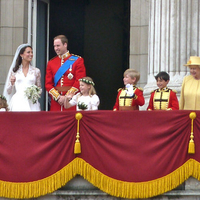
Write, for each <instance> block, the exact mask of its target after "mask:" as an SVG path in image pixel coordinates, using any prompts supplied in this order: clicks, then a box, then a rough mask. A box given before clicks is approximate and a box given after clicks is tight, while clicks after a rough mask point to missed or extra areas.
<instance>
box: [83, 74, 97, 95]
mask: <svg viewBox="0 0 200 200" xmlns="http://www.w3.org/2000/svg"><path fill="white" fill-rule="evenodd" d="M79 81H81V82H84V83H86V84H88V85H91V87H90V90H89V96H92V95H94V94H96V90H95V89H94V85H95V84H94V82H93V80H92V78H90V77H89V76H86V77H83V78H81V79H79Z"/></svg>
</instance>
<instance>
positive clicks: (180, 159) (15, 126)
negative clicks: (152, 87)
mask: <svg viewBox="0 0 200 200" xmlns="http://www.w3.org/2000/svg"><path fill="white" fill-rule="evenodd" d="M189 113H190V111H169V112H166V111H157V112H148V111H140V112H138V111H121V112H113V111H85V112H84V111H83V112H82V114H83V118H82V119H81V120H80V131H79V132H80V142H81V150H82V152H81V154H79V155H78V156H77V157H80V158H82V159H83V160H85V161H86V162H88V163H89V164H90V165H91V166H93V167H94V168H96V169H97V170H99V171H100V172H102V173H103V174H105V175H107V176H109V177H111V178H114V179H117V180H122V181H130V182H141V181H150V180H154V179H157V178H160V177H163V176H165V175H167V174H169V173H171V172H173V171H174V170H175V169H177V168H178V167H180V166H181V165H183V164H184V163H185V162H186V161H187V160H188V159H190V158H193V159H195V160H197V161H198V162H200V153H199V152H200V145H198V144H200V134H199V132H200V130H199V127H200V117H198V116H200V111H197V112H196V113H197V119H195V120H194V142H195V144H196V145H195V148H196V149H195V152H196V153H195V154H194V155H189V154H188V153H187V148H188V144H189V140H190V133H191V119H190V118H189ZM75 114H76V112H75V111H69V112H31V113H29V112H20V113H18V112H0V119H1V129H0V152H1V153H0V162H1V165H0V180H2V181H10V182H29V181H36V180H39V179H42V178H45V177H48V176H50V175H52V174H54V173H55V172H57V171H59V170H60V169H62V168H63V167H64V166H66V165H67V164H68V163H70V162H71V161H72V160H73V159H74V158H75V157H76V156H75V155H74V152H73V151H74V143H75V140H76V132H77V120H76V119H75Z"/></svg>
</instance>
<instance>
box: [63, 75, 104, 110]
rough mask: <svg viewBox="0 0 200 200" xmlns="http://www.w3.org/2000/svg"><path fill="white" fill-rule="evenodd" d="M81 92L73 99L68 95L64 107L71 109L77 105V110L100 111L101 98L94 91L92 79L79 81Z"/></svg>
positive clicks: (86, 78) (85, 78)
mask: <svg viewBox="0 0 200 200" xmlns="http://www.w3.org/2000/svg"><path fill="white" fill-rule="evenodd" d="M79 82H80V92H79V93H77V94H76V95H74V96H73V97H71V95H70V94H68V95H67V96H66V98H65V102H64V107H65V108H70V107H72V106H75V105H76V110H77V111H80V110H98V106H99V102H100V101H99V97H98V96H97V95H96V91H95V89H94V85H95V84H94V82H93V80H92V78H90V77H84V78H81V79H79Z"/></svg>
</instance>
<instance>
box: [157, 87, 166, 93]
mask: <svg viewBox="0 0 200 200" xmlns="http://www.w3.org/2000/svg"><path fill="white" fill-rule="evenodd" d="M158 90H159V91H160V92H164V91H166V90H168V88H167V87H164V88H162V89H158Z"/></svg>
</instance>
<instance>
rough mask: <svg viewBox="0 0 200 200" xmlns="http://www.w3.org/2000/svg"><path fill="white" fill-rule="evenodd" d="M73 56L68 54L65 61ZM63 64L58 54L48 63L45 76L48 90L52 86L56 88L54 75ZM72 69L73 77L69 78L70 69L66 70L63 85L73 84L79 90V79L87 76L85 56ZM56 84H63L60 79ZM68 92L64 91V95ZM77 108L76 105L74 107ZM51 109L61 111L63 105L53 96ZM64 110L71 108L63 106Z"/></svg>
mask: <svg viewBox="0 0 200 200" xmlns="http://www.w3.org/2000/svg"><path fill="white" fill-rule="evenodd" d="M70 57H71V55H70V56H68V57H67V58H65V59H64V61H66V60H68V59H69V58H70ZM60 66H61V59H60V58H59V57H58V56H56V57H54V58H53V59H51V60H50V61H49V62H48V64H47V69H46V77H45V87H46V90H47V91H48V92H49V91H50V90H51V89H52V88H54V76H55V74H56V72H57V71H58V69H59V68H60ZM72 66H73V67H72V71H71V73H72V74H73V76H74V77H73V79H71V80H70V79H69V78H68V77H67V76H68V74H69V73H70V71H69V69H68V70H67V71H66V72H65V74H64V77H63V86H72V87H74V88H77V89H78V90H79V79H80V78H82V77H85V76H86V70H85V65H84V60H83V58H81V57H80V58H78V59H77V60H76V61H75V63H74V64H73V65H72ZM56 86H61V82H60V80H59V81H58V83H57V85H56ZM65 93H66V92H63V95H65ZM73 108H74V109H75V107H73ZM50 110H51V111H61V106H60V105H59V103H58V102H56V101H54V100H53V98H51V109H50ZM63 110H69V109H65V108H63Z"/></svg>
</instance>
